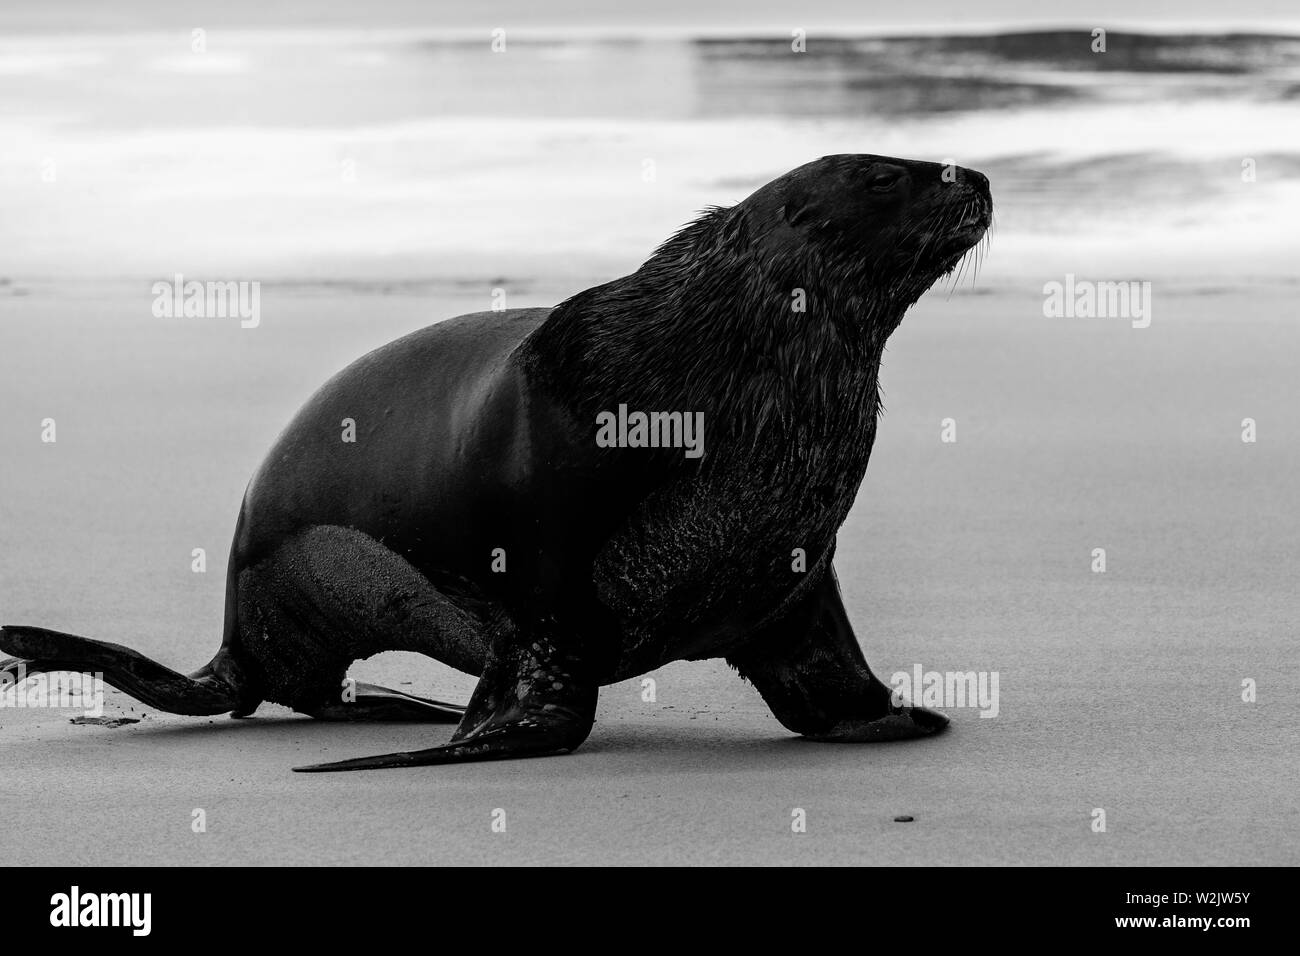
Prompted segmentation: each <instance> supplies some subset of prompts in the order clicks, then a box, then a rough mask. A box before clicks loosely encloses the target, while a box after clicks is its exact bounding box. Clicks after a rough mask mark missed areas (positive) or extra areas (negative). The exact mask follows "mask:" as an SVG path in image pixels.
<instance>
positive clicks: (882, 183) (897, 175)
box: [867, 167, 903, 193]
mask: <svg viewBox="0 0 1300 956" xmlns="http://www.w3.org/2000/svg"><path fill="white" fill-rule="evenodd" d="M902 178H903V171H902V170H901V169H899V168H897V167H892V168H886V169H877V170H875V171H874V172H872V173H871V175H869V176H868V177H867V188H868V189H870V190H872V191H874V192H878V193H883V192H888V191H889V190H891V189H893V188H894V186H896V185H897V184H898V181H899V180H900V179H902Z"/></svg>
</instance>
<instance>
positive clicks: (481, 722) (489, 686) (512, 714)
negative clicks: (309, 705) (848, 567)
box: [294, 635, 597, 773]
mask: <svg viewBox="0 0 1300 956" xmlns="http://www.w3.org/2000/svg"><path fill="white" fill-rule="evenodd" d="M501 650H502V651H503V656H498V655H494V656H493V657H492V658H491V659H489V661H488V663H487V668H486V669H485V670H484V671H483V676H482V677H481V678H479V682H478V686H477V687H475V688H474V695H473V697H471V698H470V702H469V707H468V708H466V711H465V716H464V717H463V718H462V719H461V722H460V726H459V727H458V728H457V729H456V732H455V733H454V734H453V735H452V738H451V742H450V743H448V744H446V745H444V746H442V747H431V748H429V749H428V750H413V751H408V752H406V753H393V754H383V755H380V756H376V757H360V758H358V759H356V760H340V761H338V762H336V763H322V764H313V765H311V766H307V767H294V770H296V771H299V772H301V773H328V772H331V771H335V770H379V769H384V768H389V767H424V766H429V765H431V764H444V763H462V762H465V761H469V760H502V759H508V758H512V757H547V756H551V755H553V754H562V753H569V752H570V751H572V750H576V749H577V748H578V746H579V745H580V744H581V743H582V742H583V741H584V740H586V739H587V734H589V733H590V732H591V725H592V724H593V723H594V722H595V719H596V696H597V693H596V685H595V684H594V683H591V682H588V681H586V680H584V679H581V678H579V677H576V676H575V670H576V668H575V667H573V666H572V662H571V661H566V660H564V659H563V655H562V654H560V653H559V652H557V650H556V649H555V646H554V645H553V644H552V643H551V642H550V641H548V640H546V639H539V640H533V641H530V640H528V639H527V638H525V637H524V636H523V635H515V639H514V640H513V641H511V642H510V646H507V647H504V648H502V649H501Z"/></svg>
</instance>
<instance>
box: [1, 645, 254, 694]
mask: <svg viewBox="0 0 1300 956" xmlns="http://www.w3.org/2000/svg"><path fill="white" fill-rule="evenodd" d="M0 651H4V652H5V653H7V654H13V655H15V656H14V657H13V658H12V659H10V660H4V661H0V686H12V684H13V683H16V682H17V681H18V680H20V679H21V678H22V677H24V676H25V677H30V676H32V675H34V674H48V673H51V672H54V671H81V672H83V673H91V674H102V675H103V680H104V683H106V684H109V685H111V686H113V687H116V688H117V689H118V690H122V691H125V692H126V693H128V694H130V695H131V696H132V697H134V698H135V699H136V700H138V701H140V702H141V703H144V704H148V705H149V706H150V707H154V708H156V709H158V710H161V711H166V712H167V713H169V714H189V715H193V716H209V715H212V714H224V713H228V712H230V711H239V710H244V709H246V708H245V707H242V706H241V700H242V698H241V695H240V693H239V688H237V687H235V686H234V685H233V684H232V683H231V682H230V681H228V680H227V679H226V678H224V677H222V676H220V675H219V674H217V673H216V671H215V670H214V669H213V665H212V664H208V665H207V666H205V667H203V668H202V669H200V670H198V671H195V672H194V673H193V674H191V675H190V676H188V677H187V676H185V675H184V674H178V673H177V672H176V671H174V670H171V669H170V668H167V667H163V666H162V665H161V664H159V663H158V662H157V661H152V660H150V659H149V658H147V657H145V656H144V655H143V654H141V653H140V652H139V651H133V650H131V649H130V648H129V647H122V646H121V645H119V644H110V643H108V642H107V641H95V640H91V639H90V638H88V637H78V636H77V635H75V634H63V633H61V632H59V631H47V630H46V629H45V628H43V627H17V626H6V627H0ZM214 663H215V661H214Z"/></svg>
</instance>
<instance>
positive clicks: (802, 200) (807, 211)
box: [781, 194, 813, 226]
mask: <svg viewBox="0 0 1300 956" xmlns="http://www.w3.org/2000/svg"><path fill="white" fill-rule="evenodd" d="M812 213H813V210H812V203H810V202H809V201H808V198H807V196H805V195H803V194H791V195H787V196H786V197H785V204H784V205H783V206H781V218H782V219H784V220H785V222H786V224H787V225H789V226H798V225H799V224H800V223H801V222H803V221H804V220H806V219H808V217H809V216H811V215H812Z"/></svg>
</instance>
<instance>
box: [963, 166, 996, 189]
mask: <svg viewBox="0 0 1300 956" xmlns="http://www.w3.org/2000/svg"><path fill="white" fill-rule="evenodd" d="M961 181H962V182H964V183H965V184H966V185H968V186H970V187H971V188H972V189H976V190H978V191H979V192H982V193H983V194H984V195H986V196H987V195H989V178H988V177H987V176H985V175H984V174H983V173H981V172H980V171H979V170H977V169H967V168H966V167H964V166H963V167H962V170H961Z"/></svg>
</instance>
